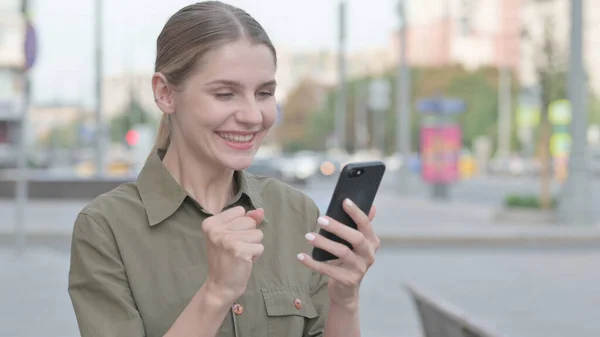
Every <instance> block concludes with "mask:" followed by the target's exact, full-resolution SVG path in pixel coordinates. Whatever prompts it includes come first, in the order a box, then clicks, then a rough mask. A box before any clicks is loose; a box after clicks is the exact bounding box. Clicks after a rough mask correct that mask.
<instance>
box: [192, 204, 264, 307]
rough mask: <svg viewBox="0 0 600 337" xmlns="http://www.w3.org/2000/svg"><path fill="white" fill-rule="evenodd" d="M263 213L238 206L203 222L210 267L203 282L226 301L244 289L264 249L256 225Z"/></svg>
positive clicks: (261, 218)
mask: <svg viewBox="0 0 600 337" xmlns="http://www.w3.org/2000/svg"><path fill="white" fill-rule="evenodd" d="M264 216H265V214H264V210H263V209H261V208H259V209H256V210H252V211H249V212H247V213H246V211H245V210H244V208H243V207H241V206H237V207H233V208H230V209H228V210H226V211H223V212H221V213H219V214H215V215H213V216H211V217H209V218H207V219H206V220H204V222H203V223H202V231H203V232H204V235H205V237H206V238H207V245H206V248H207V255H208V269H209V275H208V278H207V280H206V282H205V286H206V287H208V288H209V289H210V291H211V292H214V293H213V294H216V295H219V296H221V297H222V299H223V300H224V301H226V302H228V303H233V302H234V301H235V300H236V299H237V298H238V297H240V296H241V295H242V294H243V293H244V291H245V290H246V285H247V283H248V279H249V278H250V272H251V271H252V264H253V263H254V261H256V260H257V259H258V258H259V257H260V256H261V254H262V253H263V251H264V246H263V245H262V244H261V242H262V238H263V233H262V231H261V230H260V229H257V228H256V227H257V225H258V224H260V223H261V222H262V221H263V219H264Z"/></svg>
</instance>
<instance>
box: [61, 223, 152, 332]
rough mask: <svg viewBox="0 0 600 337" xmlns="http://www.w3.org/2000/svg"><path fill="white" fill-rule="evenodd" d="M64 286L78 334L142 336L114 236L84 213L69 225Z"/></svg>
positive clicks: (142, 328) (139, 322)
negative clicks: (70, 229) (69, 238)
mask: <svg viewBox="0 0 600 337" xmlns="http://www.w3.org/2000/svg"><path fill="white" fill-rule="evenodd" d="M68 290H69V296H70V297H71V302H72V303H73V309H74V311H75V316H76V318H77V324H78V326H79V331H80V334H81V336H82V337H96V336H103V337H112V336H115V337H116V336H131V337H136V336H140V337H141V336H144V327H143V324H142V319H141V317H140V315H139V313H138V311H137V308H136V305H135V302H134V299H133V295H132V294H131V289H130V288H129V284H128V281H127V276H126V274H125V267H124V265H123V262H122V260H121V256H120V253H119V250H118V248H117V245H116V242H115V240H114V237H113V236H112V235H109V234H107V230H104V229H103V228H102V227H100V225H99V224H98V222H96V221H95V220H94V219H93V218H92V217H90V216H89V215H88V214H84V213H80V214H79V215H78V216H77V219H76V221H75V225H74V228H73V238H72V243H71V265H70V270H69V288H68Z"/></svg>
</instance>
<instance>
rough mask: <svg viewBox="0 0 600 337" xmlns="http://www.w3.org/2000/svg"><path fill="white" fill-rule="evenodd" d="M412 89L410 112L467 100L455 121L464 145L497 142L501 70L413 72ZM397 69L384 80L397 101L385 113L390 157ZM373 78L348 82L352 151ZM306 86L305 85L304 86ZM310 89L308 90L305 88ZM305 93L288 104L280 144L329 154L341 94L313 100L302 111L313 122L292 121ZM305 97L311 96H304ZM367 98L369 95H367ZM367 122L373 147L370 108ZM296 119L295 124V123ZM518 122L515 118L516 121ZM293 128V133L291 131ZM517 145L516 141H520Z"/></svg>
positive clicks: (415, 127) (416, 118)
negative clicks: (424, 101) (359, 99)
mask: <svg viewBox="0 0 600 337" xmlns="http://www.w3.org/2000/svg"><path fill="white" fill-rule="evenodd" d="M411 73H412V76H411V79H412V88H411V100H412V102H411V107H414V106H415V103H416V102H417V101H418V100H419V99H421V98H424V97H427V96H432V95H436V94H438V93H442V94H444V95H446V96H452V97H457V98H461V99H463V100H465V102H466V104H467V111H465V113H463V114H460V115H458V116H456V117H455V118H456V121H457V122H458V123H459V124H460V125H461V126H462V127H463V133H464V136H463V142H464V146H468V147H470V146H471V145H472V142H473V140H474V139H475V138H477V137H478V136H482V135H486V136H488V137H491V138H492V139H496V138H497V137H495V136H496V134H497V120H498V115H497V92H498V88H497V86H498V76H499V75H498V71H497V70H496V69H494V68H480V69H477V70H474V71H469V70H466V69H464V68H462V67H460V66H452V67H443V68H414V69H412V70H411ZM394 74H395V73H394V70H393V69H392V70H390V71H389V72H387V73H386V74H384V75H383V78H384V79H386V80H388V81H390V82H391V83H392V91H391V92H392V100H391V104H390V107H389V108H388V110H387V111H385V117H384V118H385V131H384V132H385V147H386V153H388V154H389V153H392V152H394V151H395V144H396V140H395V137H396V136H395V133H396V127H395V126H396V113H395V111H396V109H395V106H396V101H395V95H393V93H394V92H395V90H396V83H395V75H394ZM371 79H372V78H371V77H363V78H356V79H352V80H351V81H350V82H349V83H348V95H347V99H348V100H347V102H346V106H347V117H346V123H347V124H346V127H347V129H346V130H347V131H346V135H347V139H348V144H346V149H347V150H353V145H354V142H353V139H354V138H355V137H356V135H355V134H354V128H353V124H354V118H355V114H356V112H355V102H356V98H355V96H356V93H357V90H367V88H368V84H367V83H368V82H369V81H370V80H371ZM304 85H306V84H304ZM512 87H513V89H514V90H515V91H518V89H519V84H518V83H516V82H514V83H513V85H512ZM304 90H306V89H304ZM301 93H302V91H301V90H300V88H297V90H295V91H294V92H293V93H291V94H290V98H289V99H288V102H286V110H284V111H285V113H284V123H285V124H286V125H287V128H281V127H280V130H279V131H280V139H281V140H282V142H284V144H285V143H287V142H290V143H296V144H297V143H298V142H300V143H302V144H304V145H303V146H304V147H305V148H310V149H314V150H324V149H325V148H326V141H327V138H328V136H330V135H332V132H333V129H334V118H335V117H334V116H335V102H336V95H337V93H336V91H335V90H329V92H328V94H327V95H326V98H325V99H323V102H321V104H318V103H319V102H314V101H313V103H314V104H313V107H316V108H313V109H312V110H311V109H310V108H306V107H305V108H304V109H303V110H302V112H304V113H307V114H308V115H309V117H308V118H302V119H301V120H299V119H297V117H293V115H292V116H290V114H294V110H292V112H290V111H289V110H287V109H289V107H292V106H293V104H297V103H293V102H294V101H296V102H297V101H301V100H302V99H303V98H302V97H303V96H302V94H301ZM304 94H306V92H305V93H304ZM365 97H366V95H365ZM367 114H368V118H367V123H368V130H369V135H370V137H369V138H370V145H371V146H373V145H375V144H374V143H373V140H374V137H373V134H372V133H373V111H371V110H369V109H367ZM411 114H412V116H411V144H412V149H413V150H414V151H416V150H418V149H419V145H420V144H419V142H420V138H419V137H420V125H421V122H422V119H421V118H422V116H421V115H420V114H419V113H418V112H417V111H415V110H414V108H413V111H412V113H411ZM294 120H296V121H297V122H296V123H292V121H294ZM513 120H514V118H513ZM290 129H293V130H294V131H293V132H291V133H290V132H288V130H290ZM512 130H513V139H515V140H516V135H515V132H514V130H515V128H513V129H512ZM515 143H516V141H515Z"/></svg>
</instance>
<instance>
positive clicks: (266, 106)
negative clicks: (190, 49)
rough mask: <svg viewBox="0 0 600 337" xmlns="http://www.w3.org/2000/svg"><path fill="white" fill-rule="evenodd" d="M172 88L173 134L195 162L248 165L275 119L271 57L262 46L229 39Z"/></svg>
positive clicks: (239, 168) (273, 76) (242, 167)
mask: <svg viewBox="0 0 600 337" xmlns="http://www.w3.org/2000/svg"><path fill="white" fill-rule="evenodd" d="M201 62H202V63H201V64H200V65H199V70H198V71H197V72H195V73H194V74H193V75H192V76H190V77H189V78H188V79H187V80H186V82H185V83H184V86H183V88H182V90H181V91H176V92H174V103H175V109H174V114H173V116H172V121H173V125H172V127H173V130H172V132H173V133H178V134H177V135H174V136H175V137H179V140H180V141H183V142H185V144H186V147H187V148H189V149H191V150H192V151H193V152H196V153H197V154H198V155H199V159H200V160H203V161H204V160H206V161H208V162H210V163H211V164H213V165H216V166H220V167H223V168H229V169H233V170H243V169H245V168H247V167H248V166H250V164H251V163H252V159H253V158H254V155H255V153H256V151H257V150H258V148H259V147H260V145H261V143H262V141H263V140H264V138H265V136H266V134H267V132H268V131H269V129H270V128H271V127H272V126H273V124H274V123H275V120H276V118H277V108H276V104H275V96H274V95H275V86H276V84H275V60H274V58H273V54H272V53H271V51H270V50H269V48H267V47H266V46H264V45H262V44H252V43H250V42H248V41H246V40H240V41H238V42H233V43H230V44H227V45H224V46H223V47H221V48H219V49H216V50H213V51H211V52H209V53H207V54H206V55H205V56H204V57H203V58H202V60H201Z"/></svg>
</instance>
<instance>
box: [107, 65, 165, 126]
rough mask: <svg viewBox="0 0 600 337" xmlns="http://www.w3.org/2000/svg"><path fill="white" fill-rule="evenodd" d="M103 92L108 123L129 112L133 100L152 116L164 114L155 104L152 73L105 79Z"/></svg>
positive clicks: (128, 74)
mask: <svg viewBox="0 0 600 337" xmlns="http://www.w3.org/2000/svg"><path fill="white" fill-rule="evenodd" d="M102 90H103V99H102V107H103V116H104V118H105V119H106V120H107V121H108V120H110V119H111V118H113V117H114V116H116V115H119V114H122V113H124V112H125V111H127V109H128V108H129V105H130V103H131V99H132V98H134V99H135V100H136V101H137V102H139V103H140V104H141V105H142V107H143V108H144V109H145V110H146V111H148V112H150V113H151V114H153V115H156V116H160V114H161V113H162V112H161V111H160V109H159V108H158V107H157V106H156V102H154V93H153V92H152V73H147V74H134V73H126V74H119V75H115V76H110V77H105V78H104V80H103V82H102Z"/></svg>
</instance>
